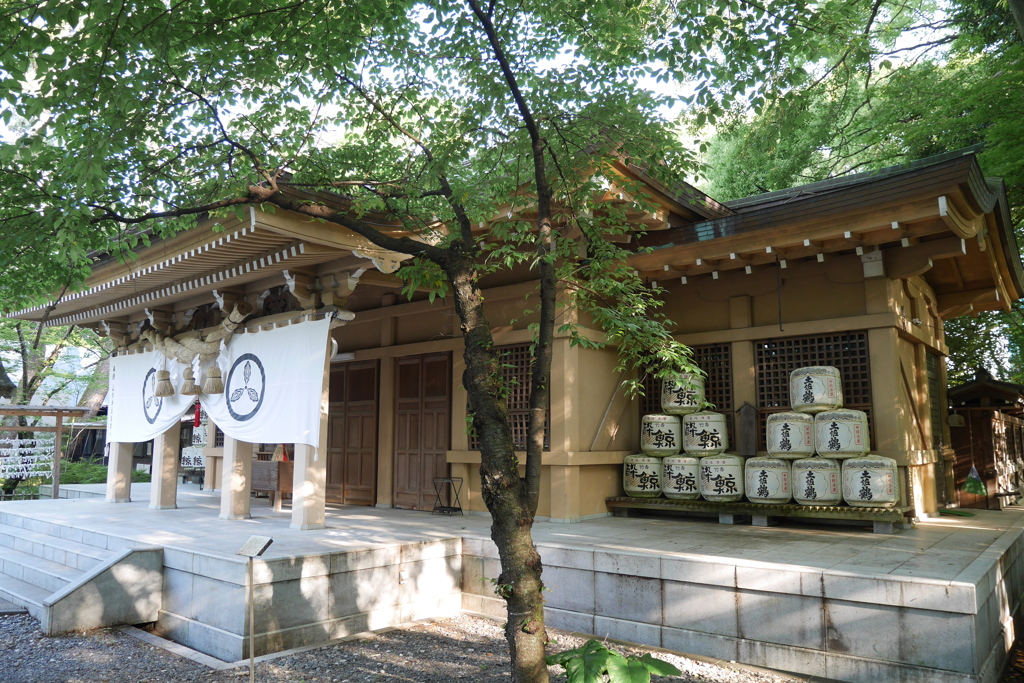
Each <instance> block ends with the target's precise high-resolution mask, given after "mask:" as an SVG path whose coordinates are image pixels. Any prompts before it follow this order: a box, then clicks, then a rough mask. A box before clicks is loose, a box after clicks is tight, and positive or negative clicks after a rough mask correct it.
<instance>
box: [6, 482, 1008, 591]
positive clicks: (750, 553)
mask: <svg viewBox="0 0 1024 683" xmlns="http://www.w3.org/2000/svg"><path fill="white" fill-rule="evenodd" d="M62 488H65V487H62ZM75 488H78V489H82V490H83V491H86V490H88V491H97V492H99V491H102V490H103V485H102V484H94V485H77V486H75ZM146 488H147V487H146V485H138V484H136V485H133V493H134V495H135V496H136V497H137V498H138V499H139V502H132V503H127V504H120V505H113V504H107V503H105V502H104V501H103V500H102V499H98V498H77V499H67V500H63V499H62V500H38V501H17V502H5V503H0V512H3V511H6V512H12V513H15V514H17V513H18V512H19V511H29V510H31V515H32V516H33V517H36V518H41V519H46V520H49V521H54V522H60V523H64V524H70V525H72V526H76V527H80V528H83V529H88V530H92V531H98V532H101V533H107V534H112V535H116V536H121V537H128V538H132V539H135V540H139V541H143V542H146V543H154V544H162V545H169V546H173V547H180V548H185V549H194V550H200V551H203V552H207V553H213V554H224V555H234V553H235V551H236V550H237V549H238V548H240V547H241V545H242V544H243V543H244V542H245V540H246V539H247V538H248V537H249V536H250V535H260V536H270V537H272V538H273V539H274V545H273V546H271V548H270V549H269V550H268V551H267V553H266V555H264V557H265V558H266V559H270V558H272V557H289V556H296V555H305V554H310V553H318V552H337V551H342V550H350V549H355V548H368V547H379V546H385V545H394V544H397V543H409V542H417V541H425V540H436V539H442V538H450V537H452V536H466V537H470V538H489V537H490V528H489V527H490V522H489V518H488V517H486V516H482V515H466V516H459V515H454V516H451V517H449V516H445V515H433V514H430V513H428V512H418V511H410V510H392V509H381V508H371V507H355V506H336V507H333V506H332V507H329V508H328V510H327V528H326V529H324V530H322V531H299V530H295V529H289V528H288V523H289V521H290V513H289V511H288V509H287V508H285V510H284V511H282V512H279V513H276V512H274V511H273V509H272V508H271V507H270V504H269V501H267V500H266V499H253V501H252V518H251V519H248V520H237V521H227V520H222V519H219V518H218V517H217V514H218V512H219V500H220V494H219V493H216V492H210V491H199V489H198V486H194V485H183V486H181V487H180V488H179V493H178V504H179V508H178V509H176V510H150V509H149V508H148V491H146V490H145V489H146ZM971 512H975V513H976V515H975V516H974V517H938V518H933V519H927V520H924V521H922V522H921V523H919V524H918V526H917V528H915V529H905V530H902V531H899V532H897V533H895V534H892V535H886V534H874V533H871V532H870V531H869V530H867V529H865V528H861V527H844V526H824V525H809V524H797V523H789V524H784V525H782V526H775V527H753V526H740V525H736V526H732V525H723V524H718V523H716V522H715V521H711V520H706V519H696V518H664V517H650V518H644V517H641V518H619V517H605V518H600V519H595V520H589V521H585V522H579V523H577V524H560V523H553V522H537V523H536V524H535V525H534V530H533V535H534V540H535V541H536V542H537V543H543V544H545V545H555V546H564V547H571V548H589V549H610V550H616V551H620V552H621V551H625V552H630V553H638V554H650V555H652V556H661V555H670V556H671V555H701V556H707V557H720V558H732V559H737V560H753V561H757V562H768V563H778V564H785V565H789V566H797V567H807V568H814V569H829V570H833V571H849V572H854V573H858V574H887V575H891V576H894V577H895V576H898V577H919V578H926V579H932V580H939V581H955V580H957V577H958V576H960V575H961V573H962V572H964V570H965V569H966V568H967V567H968V566H969V565H970V564H971V563H972V562H974V561H975V560H977V559H979V558H981V557H982V556H983V555H986V554H990V555H992V554H995V555H994V556H997V555H998V553H1000V552H1001V551H1002V549H1000V548H998V547H996V548H994V547H993V546H994V545H995V546H998V545H999V544H998V543H997V541H998V539H999V538H1000V536H1002V534H1003V533H1004V532H1006V531H1008V530H1009V529H1011V528H1013V527H1018V526H1020V525H1022V524H1024V507H1014V508H1010V509H1008V510H1003V511H997V510H972V511H971Z"/></svg>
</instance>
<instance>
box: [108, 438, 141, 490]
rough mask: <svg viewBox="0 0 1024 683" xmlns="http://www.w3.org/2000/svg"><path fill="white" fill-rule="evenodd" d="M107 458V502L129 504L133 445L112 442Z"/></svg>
mask: <svg viewBox="0 0 1024 683" xmlns="http://www.w3.org/2000/svg"><path fill="white" fill-rule="evenodd" d="M109 446H110V454H109V455H108V457H107V502H108V503H130V502H131V492H132V455H133V454H134V453H135V444H133V443H122V442H118V441H112V442H110V444H109Z"/></svg>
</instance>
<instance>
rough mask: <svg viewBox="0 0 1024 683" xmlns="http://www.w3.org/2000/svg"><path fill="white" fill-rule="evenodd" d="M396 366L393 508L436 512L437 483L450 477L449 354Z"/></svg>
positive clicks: (403, 361)
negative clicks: (448, 460)
mask: <svg viewBox="0 0 1024 683" xmlns="http://www.w3.org/2000/svg"><path fill="white" fill-rule="evenodd" d="M396 363H397V367H396V368H395V377H396V387H395V496H394V506H395V507H397V508H406V509H409V510H432V509H433V508H434V500H435V496H436V494H435V492H434V477H447V476H448V471H449V468H448V462H447V460H446V455H447V453H446V452H447V450H448V449H449V448H450V447H451V386H452V380H451V354H449V353H447V352H445V353H433V354H425V355H421V356H406V357H404V358H399V359H397V361H396Z"/></svg>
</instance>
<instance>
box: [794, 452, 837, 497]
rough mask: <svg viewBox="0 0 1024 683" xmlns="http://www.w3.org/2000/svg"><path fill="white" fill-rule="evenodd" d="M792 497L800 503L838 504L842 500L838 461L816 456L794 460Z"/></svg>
mask: <svg viewBox="0 0 1024 683" xmlns="http://www.w3.org/2000/svg"><path fill="white" fill-rule="evenodd" d="M793 499H794V500H796V502H798V503H800V504H801V505H838V504H839V502H840V501H841V500H842V492H841V491H840V472H839V462H838V461H836V460H829V459H828V458H817V457H816V458H804V459H803V460H794V461H793Z"/></svg>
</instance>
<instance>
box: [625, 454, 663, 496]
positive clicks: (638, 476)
mask: <svg viewBox="0 0 1024 683" xmlns="http://www.w3.org/2000/svg"><path fill="white" fill-rule="evenodd" d="M661 476H662V468H661V458H657V457H654V456H652V455H647V454H645V453H639V454H637V455H627V456H626V457H625V459H623V461H622V488H623V489H625V490H626V495H627V496H632V497H634V498H657V497H658V496H660V495H661Z"/></svg>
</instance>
